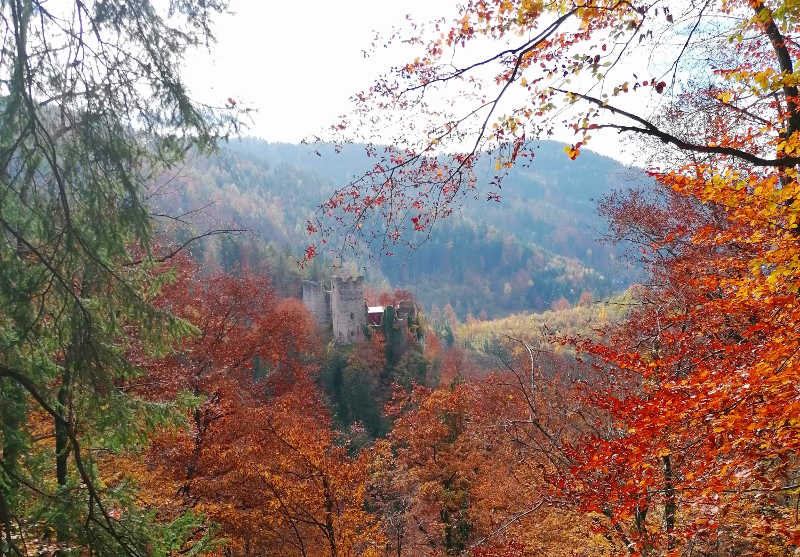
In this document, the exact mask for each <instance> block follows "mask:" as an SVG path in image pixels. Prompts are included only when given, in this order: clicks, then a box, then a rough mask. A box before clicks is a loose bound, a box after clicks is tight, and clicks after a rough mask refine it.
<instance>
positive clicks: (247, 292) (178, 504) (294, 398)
mask: <svg viewBox="0 0 800 557" xmlns="http://www.w3.org/2000/svg"><path fill="white" fill-rule="evenodd" d="M179 260H180V261H181V263H183V265H182V267H181V272H180V275H181V279H180V280H177V281H176V282H174V283H173V284H171V285H170V286H168V287H167V288H165V289H164V290H163V292H162V294H161V296H160V298H159V300H158V302H157V304H156V305H157V306H158V307H162V308H169V309H170V311H171V312H172V313H174V314H175V315H178V316H181V317H185V318H186V319H188V320H189V321H191V322H192V323H194V324H196V325H197V326H198V327H201V328H202V333H201V334H200V335H199V336H197V337H195V338H191V339H188V340H187V341H186V342H185V343H184V344H183V346H182V347H181V349H180V350H178V351H176V353H175V354H174V355H172V356H170V357H168V358H158V359H152V358H146V357H145V355H144V354H141V353H140V354H139V357H141V358H143V361H142V363H141V365H142V367H143V368H144V369H146V370H147V373H146V374H145V375H143V376H142V377H140V378H139V379H137V380H136V381H133V382H131V384H130V388H131V389H134V390H135V391H136V392H138V393H140V394H141V395H143V396H146V397H147V398H148V399H151V400H165V401H169V400H174V399H175V398H177V397H179V396H180V393H181V391H184V390H187V389H188V390H189V393H188V394H190V395H193V396H196V397H200V400H198V401H196V403H195V405H194V407H193V408H191V409H190V410H189V411H188V413H189V420H188V421H187V423H186V424H185V425H183V426H182V427H178V428H176V427H168V428H162V429H160V430H159V431H158V432H157V434H156V435H154V436H153V437H152V438H151V439H150V443H149V446H148V448H147V450H146V451H144V452H143V453H142V454H138V453H137V452H133V451H132V452H130V453H128V454H126V455H124V456H123V457H121V458H117V459H114V461H113V462H111V463H109V465H108V466H106V467H105V468H104V469H105V470H106V471H107V472H108V473H109V474H111V473H112V471H114V470H119V469H123V470H126V471H128V472H130V473H131V475H133V476H134V477H135V478H136V480H137V482H138V484H139V487H140V488H141V489H140V491H139V492H138V496H139V497H140V498H141V500H142V501H143V502H144V503H145V504H146V506H147V507H149V508H152V509H154V510H157V511H158V514H157V516H158V517H159V518H160V519H161V520H165V521H167V520H175V519H176V517H179V516H180V515H181V513H182V512H184V511H185V510H186V509H191V510H193V511H195V512H202V513H203V515H205V516H207V517H208V519H209V520H210V521H213V522H214V523H215V524H216V525H218V527H219V531H218V532H217V533H218V534H219V536H220V537H224V538H225V539H226V544H225V545H224V549H221V550H220V551H221V552H224V554H226V555H231V554H233V555H264V554H269V555H272V554H281V555H298V556H307V557H310V556H314V555H330V556H336V555H377V554H378V553H377V551H378V547H379V546H380V541H381V536H380V532H379V530H378V527H377V519H376V517H374V516H373V515H371V514H370V513H369V512H367V510H366V509H365V508H364V501H365V497H364V493H365V483H366V479H367V465H366V464H367V463H366V456H365V455H364V456H362V457H358V458H351V457H350V456H348V454H347V447H345V446H340V445H337V443H336V440H337V439H336V433H335V432H334V430H333V428H332V425H331V420H330V416H329V413H328V411H327V409H326V408H325V406H324V404H323V401H322V399H321V397H320V395H319V393H318V391H317V388H316V386H315V385H314V383H313V379H314V377H313V376H312V374H311V371H312V370H311V369H309V365H308V361H309V360H310V356H311V355H312V354H313V351H314V349H315V343H318V339H317V338H316V336H315V334H314V331H315V330H316V325H315V323H314V321H313V318H312V317H311V315H310V314H309V313H308V311H307V310H306V309H305V307H304V306H303V305H302V303H301V302H300V301H299V300H295V299H285V300H279V299H277V297H276V296H275V294H274V292H273V291H272V289H271V287H270V286H269V281H268V280H267V278H266V276H264V275H257V274H253V273H252V272H249V271H246V270H243V271H241V276H240V277H233V276H229V275H225V274H220V275H215V276H211V277H198V276H197V273H196V272H195V271H196V266H195V265H193V264H191V262H189V261H188V260H187V259H186V258H179ZM116 475H117V476H119V473H118V472H117V474H116ZM112 479H113V482H114V483H116V482H118V481H120V480H119V478H118V477H117V478H111V477H110V478H108V482H107V483H111V481H112ZM200 533H202V532H195V534H196V537H197V538H199V537H200ZM193 541H194V542H195V543H189V544H187V545H186V546H185V547H183V548H181V551H183V552H188V551H198V550H200V549H202V546H198V544H197V543H196V541H197V540H193Z"/></svg>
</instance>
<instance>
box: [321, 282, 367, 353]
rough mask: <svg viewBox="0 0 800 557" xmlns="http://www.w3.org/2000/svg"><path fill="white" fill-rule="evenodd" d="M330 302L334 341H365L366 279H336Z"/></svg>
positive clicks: (347, 342) (348, 342)
mask: <svg viewBox="0 0 800 557" xmlns="http://www.w3.org/2000/svg"><path fill="white" fill-rule="evenodd" d="M330 302H331V316H332V321H333V339H334V340H335V341H336V342H338V343H341V344H350V343H353V342H360V341H362V340H364V328H365V327H366V324H367V307H366V304H365V303H364V277H356V278H352V279H342V278H338V277H337V278H334V279H333V288H332V290H331V295H330Z"/></svg>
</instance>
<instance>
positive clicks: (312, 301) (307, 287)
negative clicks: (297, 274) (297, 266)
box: [303, 280, 331, 327]
mask: <svg viewBox="0 0 800 557" xmlns="http://www.w3.org/2000/svg"><path fill="white" fill-rule="evenodd" d="M303 303H304V304H305V306H306V307H307V308H308V311H310V312H311V315H313V316H314V319H315V320H316V321H317V323H319V325H320V327H327V326H328V325H329V324H330V322H331V306H330V299H329V296H328V293H327V292H325V288H324V287H323V285H322V284H320V283H318V282H313V281H310V280H304V281H303Z"/></svg>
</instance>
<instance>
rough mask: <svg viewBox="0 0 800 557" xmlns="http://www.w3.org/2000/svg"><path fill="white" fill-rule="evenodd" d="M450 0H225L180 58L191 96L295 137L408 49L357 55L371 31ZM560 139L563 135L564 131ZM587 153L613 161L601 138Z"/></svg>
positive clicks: (425, 14) (326, 120)
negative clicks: (232, 104) (228, 103)
mask: <svg viewBox="0 0 800 557" xmlns="http://www.w3.org/2000/svg"><path fill="white" fill-rule="evenodd" d="M456 4H457V3H456V0H401V1H393V0H392V1H387V0H311V1H310V2H278V1H276V0H231V5H230V8H231V11H232V12H233V13H232V14H230V15H226V16H222V17H220V18H218V20H217V24H216V27H215V29H216V34H217V44H216V45H214V46H213V48H212V52H211V53H208V52H205V51H204V52H198V53H196V54H193V55H192V56H191V57H190V58H189V60H188V61H187V67H186V68H185V72H186V73H185V75H186V77H187V81H188V84H189V86H190V88H191V90H192V92H193V94H194V96H195V97H196V98H198V100H202V101H204V102H208V103H209V104H214V105H217V106H220V105H222V104H224V102H225V100H226V99H227V98H229V97H231V98H234V99H235V100H236V101H237V103H239V104H240V105H244V106H248V107H251V108H253V109H254V112H253V113H252V118H253V122H252V123H251V124H250V126H251V127H250V129H249V130H248V131H247V132H246V133H247V134H248V135H255V136H258V137H262V138H264V139H266V140H268V141H283V142H297V141H300V140H301V139H303V138H306V137H309V136H312V135H314V134H316V133H318V132H320V131H321V130H323V129H324V128H326V127H327V126H329V125H330V124H332V123H334V122H335V121H336V120H337V119H336V117H337V115H339V114H342V113H343V112H346V111H347V109H348V97H349V96H350V95H351V94H353V93H354V92H356V91H358V90H360V89H363V88H365V87H367V86H369V84H370V83H371V81H372V80H373V79H374V78H375V77H376V76H377V75H378V74H379V73H380V72H381V71H383V70H386V69H387V67H388V66H389V65H390V64H392V63H401V62H406V61H408V59H409V56H410V55H411V53H412V52H413V51H411V50H409V51H407V52H403V51H402V50H399V49H394V50H393V51H391V52H392V54H391V55H389V54H383V53H381V54H380V55H379V56H378V57H374V58H369V59H365V58H364V56H363V53H362V51H363V50H364V49H366V48H368V47H369V45H370V43H371V42H372V39H373V37H374V36H375V31H379V32H384V33H388V32H389V31H390V30H391V29H392V27H393V26H395V25H401V24H403V23H404V21H405V16H406V14H410V15H411V16H412V17H413V18H414V19H415V20H417V21H430V20H431V19H434V18H435V17H442V16H447V17H448V18H450V17H451V16H454V15H456V14H457V12H456ZM562 139H564V140H569V139H568V138H567V136H566V135H565V137H564V138H562ZM590 148H591V149H592V150H595V151H598V152H601V153H603V154H606V155H609V156H614V157H615V158H623V159H624V158H626V157H624V156H623V157H621V156H620V147H619V142H618V141H617V140H616V137H614V136H609V137H607V138H604V139H603V140H602V141H593V142H592V144H591V145H590Z"/></svg>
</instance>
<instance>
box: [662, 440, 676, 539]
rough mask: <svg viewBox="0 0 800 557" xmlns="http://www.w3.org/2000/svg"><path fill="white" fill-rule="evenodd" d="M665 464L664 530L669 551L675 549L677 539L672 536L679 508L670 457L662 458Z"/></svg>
mask: <svg viewBox="0 0 800 557" xmlns="http://www.w3.org/2000/svg"><path fill="white" fill-rule="evenodd" d="M661 459H662V461H663V463H664V496H665V497H666V502H665V503H664V529H665V530H666V531H667V550H668V551H670V550H672V549H675V538H674V537H673V535H672V532H673V530H674V529H675V512H676V510H677V506H676V503H675V486H674V485H673V484H672V481H673V477H672V462H671V461H670V458H669V455H665V456H663V457H661Z"/></svg>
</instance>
